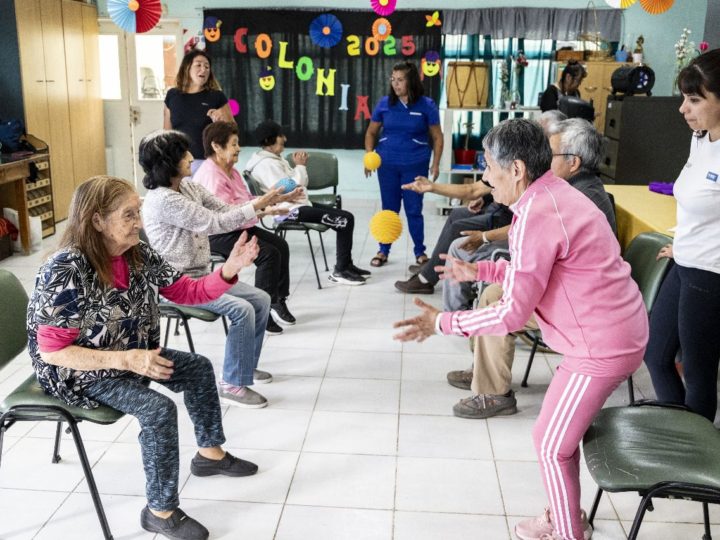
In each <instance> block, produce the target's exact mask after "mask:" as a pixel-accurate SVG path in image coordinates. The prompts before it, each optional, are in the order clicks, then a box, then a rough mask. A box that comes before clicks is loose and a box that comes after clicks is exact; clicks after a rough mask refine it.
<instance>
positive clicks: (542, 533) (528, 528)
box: [515, 507, 593, 540]
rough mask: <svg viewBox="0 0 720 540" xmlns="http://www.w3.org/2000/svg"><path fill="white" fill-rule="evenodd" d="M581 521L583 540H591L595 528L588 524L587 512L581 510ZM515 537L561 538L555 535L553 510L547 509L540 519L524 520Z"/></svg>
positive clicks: (518, 525)
mask: <svg viewBox="0 0 720 540" xmlns="http://www.w3.org/2000/svg"><path fill="white" fill-rule="evenodd" d="M580 519H581V520H582V525H583V538H584V540H590V538H592V534H593V528H592V525H590V523H589V522H588V519H587V514H586V513H585V510H580ZM515 535H516V536H517V537H518V538H519V539H520V540H554V539H559V538H560V536H558V535H557V534H555V527H554V526H553V520H552V510H550V508H549V507H545V511H544V512H543V513H542V514H541V515H539V516H538V517H535V518H528V519H524V520H523V521H521V522H520V523H518V524H517V525H515Z"/></svg>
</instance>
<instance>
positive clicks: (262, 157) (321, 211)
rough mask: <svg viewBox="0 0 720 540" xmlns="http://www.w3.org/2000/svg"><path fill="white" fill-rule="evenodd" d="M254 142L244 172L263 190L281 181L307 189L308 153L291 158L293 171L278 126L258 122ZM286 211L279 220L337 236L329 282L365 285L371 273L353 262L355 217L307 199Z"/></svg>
mask: <svg viewBox="0 0 720 540" xmlns="http://www.w3.org/2000/svg"><path fill="white" fill-rule="evenodd" d="M255 138H256V139H257V141H258V144H259V145H260V147H261V149H260V150H258V151H257V152H255V153H254V154H253V155H252V156H251V157H250V160H249V161H248V163H247V165H246V166H245V170H247V171H248V172H249V173H250V174H251V175H252V177H253V178H255V179H256V180H258V181H259V182H260V183H261V184H262V187H263V189H265V190H270V189H273V188H274V187H275V185H276V184H277V182H278V181H279V180H282V179H284V178H290V179H292V180H293V181H294V182H295V183H296V184H297V185H298V186H307V183H308V174H307V169H306V168H305V165H306V164H307V161H308V155H307V152H295V153H294V154H293V161H295V168H293V167H291V166H290V164H289V163H288V161H287V160H286V159H285V158H283V157H282V153H283V151H284V150H285V142H286V141H287V137H285V134H284V133H283V131H282V127H281V126H280V125H279V124H277V123H276V122H273V121H272V120H267V121H265V122H261V123H260V124H259V125H258V126H257V128H256V129H255ZM285 207H286V208H287V209H288V211H289V213H288V215H287V217H284V218H282V219H288V220H293V221H299V222H304V223H321V224H323V225H327V226H328V227H330V228H331V229H332V230H334V231H335V232H336V233H337V253H336V256H335V268H334V269H333V271H332V272H331V273H330V275H329V276H328V279H329V280H330V281H332V282H335V283H342V284H344V285H364V284H365V279H366V278H367V277H368V276H369V275H370V272H369V271H368V270H363V269H362V268H358V267H357V266H355V264H354V263H353V260H352V246H353V230H354V229H355V216H353V215H352V214H351V213H350V212H348V211H346V210H338V209H337V208H330V207H328V206H322V205H317V206H316V205H314V204H312V203H311V202H310V200H309V199H308V198H307V196H305V197H303V198H302V199H299V200H297V201H295V202H293V203H287V204H286V205H285Z"/></svg>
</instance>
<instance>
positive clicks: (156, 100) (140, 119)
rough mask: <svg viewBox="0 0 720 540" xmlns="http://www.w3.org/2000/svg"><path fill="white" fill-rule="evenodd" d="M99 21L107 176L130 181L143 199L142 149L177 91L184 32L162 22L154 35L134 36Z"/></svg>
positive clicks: (171, 22) (174, 24) (174, 23)
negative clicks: (169, 97) (172, 92)
mask: <svg viewBox="0 0 720 540" xmlns="http://www.w3.org/2000/svg"><path fill="white" fill-rule="evenodd" d="M98 22H99V29H100V38H99V39H100V47H99V48H100V81H101V94H102V98H103V111H104V114H105V152H106V154H107V155H106V158H107V170H108V174H111V175H113V176H118V177H120V178H125V179H126V180H130V181H131V182H133V184H134V185H135V187H136V189H137V190H138V192H139V193H140V195H141V196H142V195H144V194H145V188H144V187H143V185H142V178H143V171H142V168H141V167H140V165H139V163H138V155H137V150H138V145H139V144H140V141H141V140H142V138H143V137H144V136H145V135H147V134H148V133H151V132H153V131H155V130H157V129H161V128H162V126H163V108H164V100H165V94H166V92H167V91H168V89H170V88H172V87H173V86H175V75H176V74H177V69H178V66H179V65H180V60H181V59H182V29H181V28H180V23H179V21H176V20H161V21H160V22H159V23H158V24H157V26H155V28H153V29H152V30H150V31H149V32H145V33H144V34H132V33H128V32H125V31H123V30H122V29H120V28H119V27H118V26H117V25H116V24H115V23H114V22H113V21H112V20H110V19H100V20H99V21H98Z"/></svg>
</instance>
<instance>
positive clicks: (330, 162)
mask: <svg viewBox="0 0 720 540" xmlns="http://www.w3.org/2000/svg"><path fill="white" fill-rule="evenodd" d="M285 159H287V160H288V163H290V166H291V167H295V161H294V160H293V157H292V154H290V153H288V154H286V155H285ZM306 167H307V173H308V186H307V187H308V190H310V189H325V188H329V187H331V188H334V189H335V188H337V185H338V179H339V169H338V159H337V156H336V155H335V154H332V153H330V152H308V161H307V165H306Z"/></svg>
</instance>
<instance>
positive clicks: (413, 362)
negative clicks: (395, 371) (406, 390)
mask: <svg viewBox="0 0 720 540" xmlns="http://www.w3.org/2000/svg"><path fill="white" fill-rule="evenodd" d="M472 361H473V358H472V353H471V352H470V349H468V350H467V351H466V352H465V354H428V353H424V352H423V353H421V352H404V353H403V365H402V378H403V380H404V381H434V382H436V381H441V382H446V381H447V373H448V371H455V370H462V369H467V368H469V367H470V366H471V365H472ZM446 384H447V383H446ZM467 394H468V395H469V394H470V392H467Z"/></svg>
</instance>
